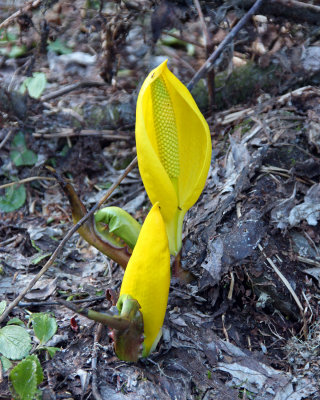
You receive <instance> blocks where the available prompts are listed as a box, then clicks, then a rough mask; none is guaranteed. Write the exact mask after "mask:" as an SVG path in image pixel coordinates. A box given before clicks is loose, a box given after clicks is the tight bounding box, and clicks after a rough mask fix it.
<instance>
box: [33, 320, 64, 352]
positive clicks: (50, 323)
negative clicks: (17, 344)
mask: <svg viewBox="0 0 320 400" xmlns="http://www.w3.org/2000/svg"><path fill="white" fill-rule="evenodd" d="M31 318H32V327H33V330H34V334H35V335H36V336H37V338H38V339H39V340H40V344H41V345H42V344H45V343H47V342H48V340H50V339H51V338H52V336H53V335H54V334H55V333H56V332H57V328H58V326H57V322H56V319H55V318H54V317H51V316H50V315H49V314H35V315H32V317H31Z"/></svg>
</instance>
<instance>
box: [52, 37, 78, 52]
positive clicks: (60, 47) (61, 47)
mask: <svg viewBox="0 0 320 400" xmlns="http://www.w3.org/2000/svg"><path fill="white" fill-rule="evenodd" d="M47 49H48V50H50V51H54V52H55V53H57V54H70V53H72V49H70V47H68V46H66V45H65V44H64V43H63V42H61V40H60V39H57V40H55V41H54V42H50V43H49V44H48V46H47Z"/></svg>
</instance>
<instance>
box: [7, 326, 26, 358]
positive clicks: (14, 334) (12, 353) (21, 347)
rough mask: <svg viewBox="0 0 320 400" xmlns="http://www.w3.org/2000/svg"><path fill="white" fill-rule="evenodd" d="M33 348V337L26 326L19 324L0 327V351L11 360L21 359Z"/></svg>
mask: <svg viewBox="0 0 320 400" xmlns="http://www.w3.org/2000/svg"><path fill="white" fill-rule="evenodd" d="M30 350H31V339H30V335H29V333H28V332H27V331H26V329H25V328H22V327H21V326H17V325H10V326H5V327H4V328H2V329H0V353H2V355H4V356H5V357H7V358H9V359H10V360H21V359H22V358H24V357H26V356H27V355H28V354H29V351H30Z"/></svg>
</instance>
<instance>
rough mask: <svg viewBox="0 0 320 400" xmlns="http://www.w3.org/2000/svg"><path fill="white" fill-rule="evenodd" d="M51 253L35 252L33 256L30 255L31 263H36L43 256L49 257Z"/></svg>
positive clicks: (42, 258)
mask: <svg viewBox="0 0 320 400" xmlns="http://www.w3.org/2000/svg"><path fill="white" fill-rule="evenodd" d="M51 254H52V252H51V253H43V254H35V257H31V264H32V265H37V264H39V263H40V262H41V261H42V260H44V259H45V258H48V257H50V256H51Z"/></svg>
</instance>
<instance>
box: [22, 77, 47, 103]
mask: <svg viewBox="0 0 320 400" xmlns="http://www.w3.org/2000/svg"><path fill="white" fill-rule="evenodd" d="M46 84H47V78H46V74H44V73H43V72H34V73H33V77H32V78H31V79H30V80H29V81H28V82H27V84H26V86H27V88H28V92H29V96H30V97H32V98H34V99H38V98H39V97H40V96H41V95H42V93H43V91H44V89H45V87H46Z"/></svg>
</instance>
